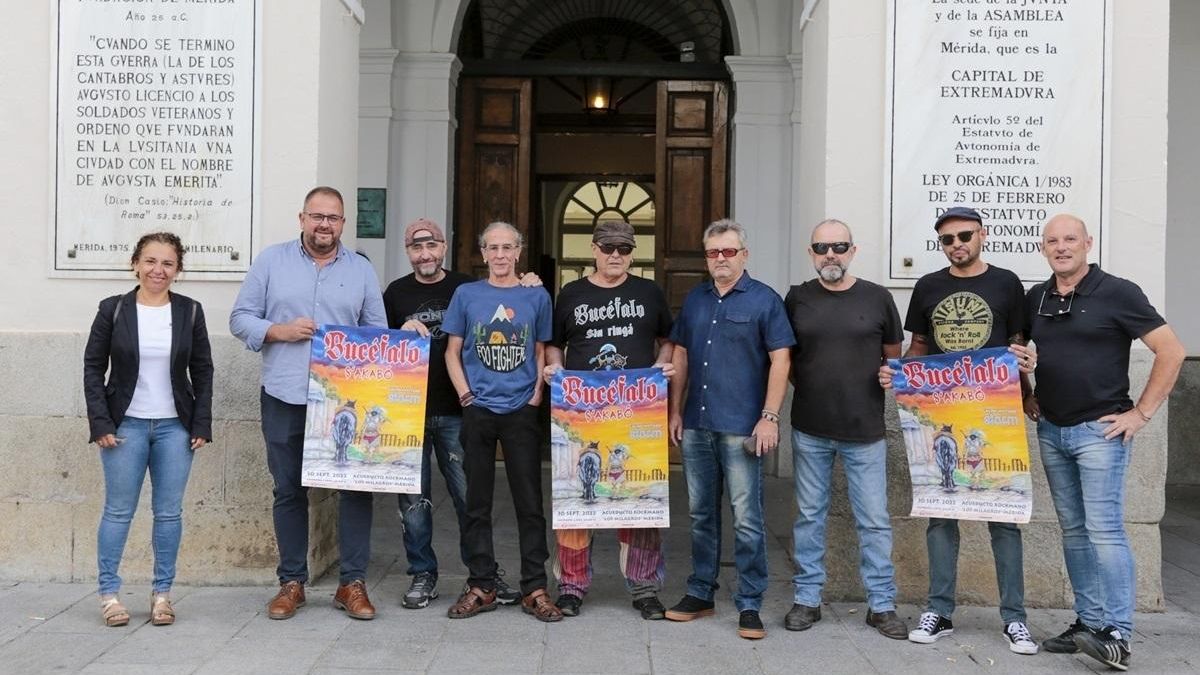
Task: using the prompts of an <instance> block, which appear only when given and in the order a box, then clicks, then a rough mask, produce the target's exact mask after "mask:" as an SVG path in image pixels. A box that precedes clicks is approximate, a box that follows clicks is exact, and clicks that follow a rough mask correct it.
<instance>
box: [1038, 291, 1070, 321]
mask: <svg viewBox="0 0 1200 675" xmlns="http://www.w3.org/2000/svg"><path fill="white" fill-rule="evenodd" d="M1049 292H1050V290H1049V289H1046V290H1044V291H1042V301H1041V302H1039V303H1038V311H1037V313H1038V316H1044V317H1047V318H1050V319H1055V318H1058V317H1060V316H1069V315H1070V314H1071V305H1074V304H1075V291H1071V292H1070V293H1069V294H1068V295H1066V296H1065V297H1066V299H1067V306H1066V308H1065V309H1064V308H1063V307H1061V305H1062V301H1063V297H1064V296H1062V295H1058V294H1057V293H1055V295H1058V302H1059V305H1060V307H1059V308H1058V309H1051V310H1050V311H1046V310H1045V305H1046V294H1047V293H1049Z"/></svg>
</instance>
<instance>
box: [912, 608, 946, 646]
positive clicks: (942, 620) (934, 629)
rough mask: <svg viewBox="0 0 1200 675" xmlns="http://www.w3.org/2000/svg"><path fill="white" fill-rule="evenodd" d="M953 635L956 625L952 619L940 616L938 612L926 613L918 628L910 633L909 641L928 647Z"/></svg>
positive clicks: (922, 616)
mask: <svg viewBox="0 0 1200 675" xmlns="http://www.w3.org/2000/svg"><path fill="white" fill-rule="evenodd" d="M953 634H954V624H953V623H952V622H951V621H950V619H947V618H946V617H944V616H938V614H937V613H936V612H925V613H923V614H921V619H920V620H919V621H917V627H916V628H914V629H913V630H911V631H909V632H908V639H909V641H910V642H919V643H921V644H923V645H928V644H933V643H934V642H937V641H938V640H940V639H941V638H944V637H946V636H947V635H953Z"/></svg>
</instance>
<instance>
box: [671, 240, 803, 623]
mask: <svg viewBox="0 0 1200 675" xmlns="http://www.w3.org/2000/svg"><path fill="white" fill-rule="evenodd" d="M749 255H750V251H749V249H748V248H747V247H746V231H745V230H744V229H743V228H742V226H741V225H739V224H737V223H735V222H733V221H732V220H718V221H717V222H715V223H713V224H711V225H709V226H708V228H707V229H706V230H705V231H704V257H705V260H706V262H707V265H708V273H709V275H710V276H712V279H711V280H710V281H706V282H704V283H702V284H700V285H699V286H697V287H696V288H694V289H692V292H691V293H689V294H688V296H687V299H685V300H684V302H683V309H682V310H680V312H679V318H678V319H676V321H675V326H674V328H673V329H672V331H671V342H674V343H675V345H676V347H675V378H673V379H674V381H673V382H672V383H671V415H670V430H671V439H672V440H673V441H675V442H679V441H680V440H681V439H682V442H683V445H682V448H683V474H684V477H685V478H686V479H687V485H688V510H689V512H690V513H691V517H692V574H691V576H689V577H688V581H687V595H685V596H684V597H683V600H681V601H680V602H679V603H678V604H677V605H675V606H674V607H672V608H671V609H669V610H667V618H668V619H670V620H672V621H691V620H692V619H697V618H700V617H702V616H709V615H711V614H713V596H714V594H715V593H716V590H717V572H718V569H719V563H720V559H721V550H720V549H721V534H720V533H721V493H722V487H724V491H725V492H728V493H729V502H730V505H731V506H732V510H733V529H734V533H735V534H734V561H735V564H736V565H737V572H738V587H737V590H736V591H735V592H734V594H733V600H734V603H735V605H736V606H737V610H738V613H739V616H738V635H739V636H741V637H743V638H746V639H751V640H753V639H758V638H762V637H765V636H766V634H767V631H766V629H764V628H763V624H762V620H761V619H760V618H759V616H758V610H759V608H760V607H761V606H762V596H763V593H764V592H765V591H766V589H767V544H766V535H765V533H764V529H763V504H762V457H763V455H765V454H767V453H768V452H770V451H771V450H772V449H774V448H775V446H776V445H777V444H778V442H779V407H780V406H781V405H783V396H784V393H785V392H786V390H787V378H788V370H789V368H790V367H791V355H790V349H791V347H792V345H794V344H796V336H795V334H794V333H793V332H792V326H791V324H790V323H789V322H788V318H787V312H786V311H785V310H784V307H783V300H781V299H780V298H779V294H778V293H776V292H775V291H773V290H772V289H771V287H770V286H767V285H766V284H764V283H762V282H760V281H755V280H754V279H751V278H750V275H749V274H747V273H746V259H747V258H748V257H749ZM684 391H686V395H687V399H686V401H687V402H686V407H685V408H683V414H682V416H681V415H680V408H681V405H680V400H679V394H680V393H682V392H684Z"/></svg>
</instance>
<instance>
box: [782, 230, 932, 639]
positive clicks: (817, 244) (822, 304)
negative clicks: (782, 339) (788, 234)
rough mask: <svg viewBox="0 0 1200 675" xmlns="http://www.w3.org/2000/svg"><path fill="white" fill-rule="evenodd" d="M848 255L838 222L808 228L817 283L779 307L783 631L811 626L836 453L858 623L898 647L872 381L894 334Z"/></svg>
mask: <svg viewBox="0 0 1200 675" xmlns="http://www.w3.org/2000/svg"><path fill="white" fill-rule="evenodd" d="M857 249H858V247H857V246H855V245H854V237H853V235H852V234H851V233H850V228H849V227H848V226H847V225H846V224H845V223H843V222H841V221H839V220H826V221H823V222H821V223H820V224H818V225H817V226H816V228H814V229H813V233H812V243H811V244H810V246H809V253H808V255H809V257H811V258H812V262H813V267H814V268H815V269H816V271H817V278H816V279H813V280H811V281H808V282H805V283H803V284H801V285H799V286H793V287H792V288H791V290H790V291H788V294H787V297H786V298H785V299H784V301H783V305H784V307H785V308H786V309H787V315H788V320H789V321H790V322H791V324H792V330H793V331H795V333H796V345H795V346H794V347H792V365H791V380H792V385H793V386H794V387H795V392H794V394H793V396H792V415H791V417H792V458H793V466H794V468H795V470H794V472H793V473H794V474H795V480H796V503H797V507H798V508H797V513H796V524H795V527H794V528H793V533H794V548H793V560H794V561H795V563H796V574H795V576H794V577H792V584H793V590H794V604H793V605H792V609H791V611H789V612H788V613H787V616H786V617H785V618H784V627H785V628H787V629H788V630H807V629H808V628H810V627H811V626H812V624H813V623H815V622H817V621H820V620H821V590H822V588H823V587H824V585H825V577H826V574H825V521H826V517H827V516H828V515H829V495H830V486H831V483H832V478H833V476H832V473H833V460H834V458H835V457H836V456H839V455H840V456H841V458H842V469H843V470H844V471H845V472H846V482H847V484H848V487H849V497H850V505H851V507H852V509H853V511H854V522H855V526H856V529H857V531H858V548H859V573H860V575H861V577H862V583H863V587H864V588H865V589H866V591H867V609H868V611H867V617H866V619H867V624H868V625H870V626H873V627H874V628H875V629H876V630H878V631H879V632H880V633H881V634H883V635H884V636H886V637H889V638H892V639H894V640H903V639H905V638H906V637H908V627H907V626H906V625H905V624H904V620H903V619H901V618H900V617H899V616H897V615H896V579H895V569H894V568H893V566H892V522H891V519H890V518H889V516H888V508H887V441H886V440H885V439H884V425H883V399H884V393H883V389H881V388H880V387H879V385H878V384H877V383H876V382H875V378H876V373H877V372H878V370H879V367H880V364H881V363H883V360H884V359H885V358H898V357H899V356H900V343H901V342H903V340H904V331H903V330H902V329H901V328H900V313H899V312H897V311H896V303H895V301H893V300H892V294H891V293H889V292H888V290H887V289H886V288H884V287H883V286H880V285H878V284H873V283H871V282H869V281H867V280H865V279H859V278H857V277H855V276H853V275H851V274H850V273H849V272H848V271H847V270H848V269H849V266H850V261H851V260H853V259H854V254H855V252H856V251H857Z"/></svg>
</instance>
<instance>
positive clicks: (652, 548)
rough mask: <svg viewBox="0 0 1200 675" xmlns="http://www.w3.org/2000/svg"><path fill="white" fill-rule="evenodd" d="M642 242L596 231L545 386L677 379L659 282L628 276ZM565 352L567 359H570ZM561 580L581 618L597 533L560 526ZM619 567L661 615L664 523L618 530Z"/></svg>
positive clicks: (638, 596) (558, 307)
mask: <svg viewBox="0 0 1200 675" xmlns="http://www.w3.org/2000/svg"><path fill="white" fill-rule="evenodd" d="M636 246H637V241H636V239H635V238H634V230H633V226H632V225H630V224H629V223H626V222H624V221H605V222H601V223H599V224H598V225H596V228H595V230H594V231H593V233H592V255H593V257H594V258H595V261H596V269H595V271H594V272H592V273H591V274H589V275H588V276H586V277H584V278H582V279H577V280H575V281H572V282H571V283H569V284H567V285H566V286H563V289H562V292H560V293H559V294H558V298H557V301H556V302H555V306H554V339H553V342H552V343H551V345H550V346H548V347H547V348H546V368H545V372H544V375H545V379H546V383H547V384H549V383H550V379H551V377H553V375H554V373H555V372H557V371H559V370H562V369H563V368H564V367H565V368H567V369H568V370H613V369H625V368H650V367H656V368H662V369H663V372H664V374H665V375H666V376H667V377H671V376H672V375H673V374H674V372H675V369H674V366H672V365H671V353H672V349H673V348H672V345H671V343H670V342H669V341H668V340H667V337H668V336H669V335H670V334H671V310H670V307H669V306H668V305H667V299H666V297H665V296H664V295H663V292H662V289H660V288H659V287H658V284H656V283H654V282H653V281H651V280H649V279H643V278H642V277H639V276H634V275H631V274H630V273H629V266H630V263H632V262H633V251H634V248H635V247H636ZM564 351H565V357H564ZM554 534H555V536H556V537H557V539H558V556H557V558H556V560H555V563H554V574H555V576H557V577H558V600H557V602H556V603H555V604H557V605H558V607H559V609H561V610H562V612H563V615H564V616H578V615H579V612H580V608H581V606H582V605H583V598H584V597H585V596H586V595H587V592H588V588H589V587H590V586H591V582H592V531H591V530H586V529H574V530H555V531H554ZM617 541H618V542H619V544H620V547H621V553H620V558H619V560H620V567H621V574H622V576H624V577H625V587H626V588H627V589H628V590H629V592H630V594H631V595H632V596H633V607H634V609H637V610H638V611H639V612H640V613H641V616H642V618H643V619H647V620H653V619H662V618H663V614H664V613H665V612H666V608H665V607H663V605H662V602H660V601H659V599H658V593H659V591H660V590H661V589H662V582H663V577H664V575H665V571H666V563H665V560H664V559H663V553H662V532H661V530H659V529H658V528H621V529H618V530H617Z"/></svg>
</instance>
